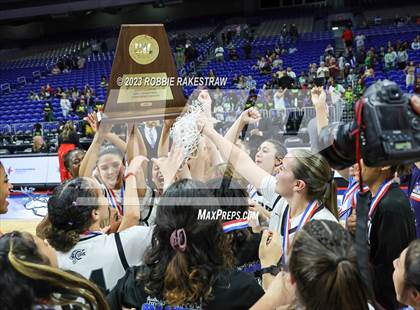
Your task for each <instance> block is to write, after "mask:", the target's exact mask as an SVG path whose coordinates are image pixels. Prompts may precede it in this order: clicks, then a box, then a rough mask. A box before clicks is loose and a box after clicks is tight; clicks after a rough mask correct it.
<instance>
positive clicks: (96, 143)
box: [79, 124, 109, 177]
mask: <svg viewBox="0 0 420 310" xmlns="http://www.w3.org/2000/svg"><path fill="white" fill-rule="evenodd" d="M108 129H109V126H108V124H102V125H101V126H100V128H99V130H98V131H97V132H96V134H95V136H94V137H93V141H92V143H91V145H90V146H89V149H88V150H87V152H86V154H85V156H84V157H83V160H82V162H81V163H80V169H79V176H81V177H91V176H92V171H93V169H94V168H95V166H96V161H97V160H98V156H99V149H100V147H101V145H102V143H103V142H104V140H105V131H106V130H108Z"/></svg>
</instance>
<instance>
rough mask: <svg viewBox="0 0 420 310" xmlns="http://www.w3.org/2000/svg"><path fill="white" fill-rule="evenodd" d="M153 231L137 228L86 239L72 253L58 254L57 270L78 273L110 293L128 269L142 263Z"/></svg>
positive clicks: (146, 228)
mask: <svg viewBox="0 0 420 310" xmlns="http://www.w3.org/2000/svg"><path fill="white" fill-rule="evenodd" d="M152 231H153V229H152V228H150V227H144V226H134V227H131V228H128V229H126V230H124V231H122V232H120V233H115V234H110V235H106V234H101V233H91V234H89V235H87V236H83V237H81V240H80V241H79V242H78V243H77V244H76V245H75V246H74V247H73V248H72V249H71V250H70V251H68V252H66V253H63V252H58V251H57V259H58V267H59V268H61V269H64V270H71V271H75V272H77V273H79V274H80V275H82V276H84V277H85V278H86V279H89V280H91V281H93V282H95V283H96V284H97V285H98V286H99V287H102V288H104V289H105V290H106V291H109V290H111V289H112V288H113V287H114V286H115V284H117V281H118V280H119V279H120V278H122V277H123V276H124V274H125V270H126V269H127V268H128V267H130V266H137V265H140V264H141V263H142V262H143V256H144V253H145V251H146V248H147V247H148V246H149V245H150V244H151V237H152Z"/></svg>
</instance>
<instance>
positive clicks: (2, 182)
mask: <svg viewBox="0 0 420 310" xmlns="http://www.w3.org/2000/svg"><path fill="white" fill-rule="evenodd" d="M12 188H13V185H12V184H10V181H9V177H8V175H7V174H6V171H5V170H4V168H3V167H0V214H4V213H6V212H7V207H8V205H9V202H8V201H7V198H8V197H9V195H10V191H11V190H12Z"/></svg>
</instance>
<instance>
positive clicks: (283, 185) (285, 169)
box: [276, 154, 297, 198]
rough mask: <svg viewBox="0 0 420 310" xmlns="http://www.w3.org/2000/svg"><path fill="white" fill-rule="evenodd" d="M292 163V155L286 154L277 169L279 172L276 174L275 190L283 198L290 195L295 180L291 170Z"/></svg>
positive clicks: (292, 191)
mask: <svg viewBox="0 0 420 310" xmlns="http://www.w3.org/2000/svg"><path fill="white" fill-rule="evenodd" d="M293 164H294V157H293V155H291V154H287V155H286V156H285V157H284V158H283V162H282V164H281V165H280V166H279V169H278V171H279V172H278V173H277V175H276V180H277V182H276V192H277V193H278V194H280V195H281V196H283V197H285V198H290V197H292V195H293V193H294V187H295V185H296V181H297V180H296V178H295V176H294V174H293V171H292V167H293Z"/></svg>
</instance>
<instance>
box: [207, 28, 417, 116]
mask: <svg viewBox="0 0 420 310" xmlns="http://www.w3.org/2000/svg"><path fill="white" fill-rule="evenodd" d="M289 33H290V32H289ZM291 37H292V36H290V35H289V37H286V38H291ZM343 41H344V44H345V46H346V48H345V50H344V51H343V52H339V53H337V52H336V51H335V49H334V47H333V46H332V45H331V44H328V45H327V46H326V48H325V50H324V53H323V54H322V55H320V59H321V60H320V63H319V64H317V63H310V64H308V68H307V70H306V71H302V72H294V70H293V68H292V67H284V62H283V60H282V56H283V55H285V54H288V53H290V52H295V51H294V50H293V47H292V48H289V50H287V49H285V48H282V47H281V45H276V46H275V48H274V50H266V52H265V53H264V55H263V56H260V55H258V54H257V59H258V60H257V63H256V64H255V65H254V66H253V69H254V70H255V71H258V72H259V73H260V74H263V75H267V79H266V81H265V83H264V85H263V86H262V90H264V91H263V92H261V90H259V91H257V90H256V86H257V83H256V81H255V79H254V77H253V76H252V75H248V76H244V75H243V74H241V73H235V74H234V76H233V79H232V85H233V87H234V88H236V89H238V90H246V91H247V92H248V93H245V92H236V93H235V92H231V91H229V92H226V91H220V90H216V92H214V97H215V98H214V99H215V103H216V104H215V106H216V108H215V112H217V114H218V117H217V118H218V119H219V120H221V121H222V120H225V121H228V122H231V121H232V117H231V116H229V115H228V114H229V113H231V112H236V116H237V115H238V113H240V111H241V110H242V109H243V108H246V107H249V106H255V107H257V108H258V109H259V111H260V113H261V114H262V115H271V114H270V113H269V112H270V110H272V109H275V110H284V109H285V108H289V107H304V106H311V103H310V100H308V97H309V96H308V94H309V91H310V90H311V89H312V88H313V87H314V86H317V85H318V86H319V85H324V86H325V88H326V89H327V97H328V99H327V101H328V102H329V103H330V104H333V105H334V104H339V102H343V103H345V104H346V108H347V109H349V110H352V109H353V104H354V102H356V101H357V100H358V99H359V98H360V96H361V95H362V94H363V92H364V90H365V89H366V87H368V86H370V84H371V83H372V81H373V80H374V79H375V78H376V72H375V69H379V71H381V72H382V73H385V74H386V73H387V72H390V71H392V70H400V71H401V70H402V71H403V72H404V74H405V76H406V78H405V87H406V89H405V90H407V91H411V92H415V93H419V92H420V64H416V63H414V62H413V61H410V59H409V56H408V52H407V51H409V50H412V51H416V50H418V47H419V46H418V45H419V43H418V42H420V36H419V35H418V36H416V37H415V38H413V41H411V42H410V41H403V42H401V41H399V40H398V41H396V42H388V44H387V46H386V47H385V46H381V47H380V48H379V50H377V49H375V47H369V46H367V45H366V43H365V42H366V37H365V36H364V35H363V33H359V34H358V35H357V36H355V37H354V35H353V32H352V30H351V29H350V28H346V29H345V31H344V32H343ZM251 49H252V47H251ZM215 57H216V60H218V61H225V59H226V61H232V60H235V59H232V57H230V56H229V58H225V57H224V49H223V47H222V46H218V47H217V48H216V49H215ZM216 75H217V72H214V71H213V70H210V71H209V74H208V76H216ZM269 90H272V91H269ZM250 91H251V93H249V92H250ZM254 95H258V97H257V96H254ZM236 97H239V98H245V99H246V98H248V104H246V102H247V100H242V101H241V100H239V101H238V99H237V98H236ZM252 100H254V102H250V101H252ZM223 112H226V113H225V114H223ZM222 115H226V117H223V116H222ZM273 115H277V114H273Z"/></svg>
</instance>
